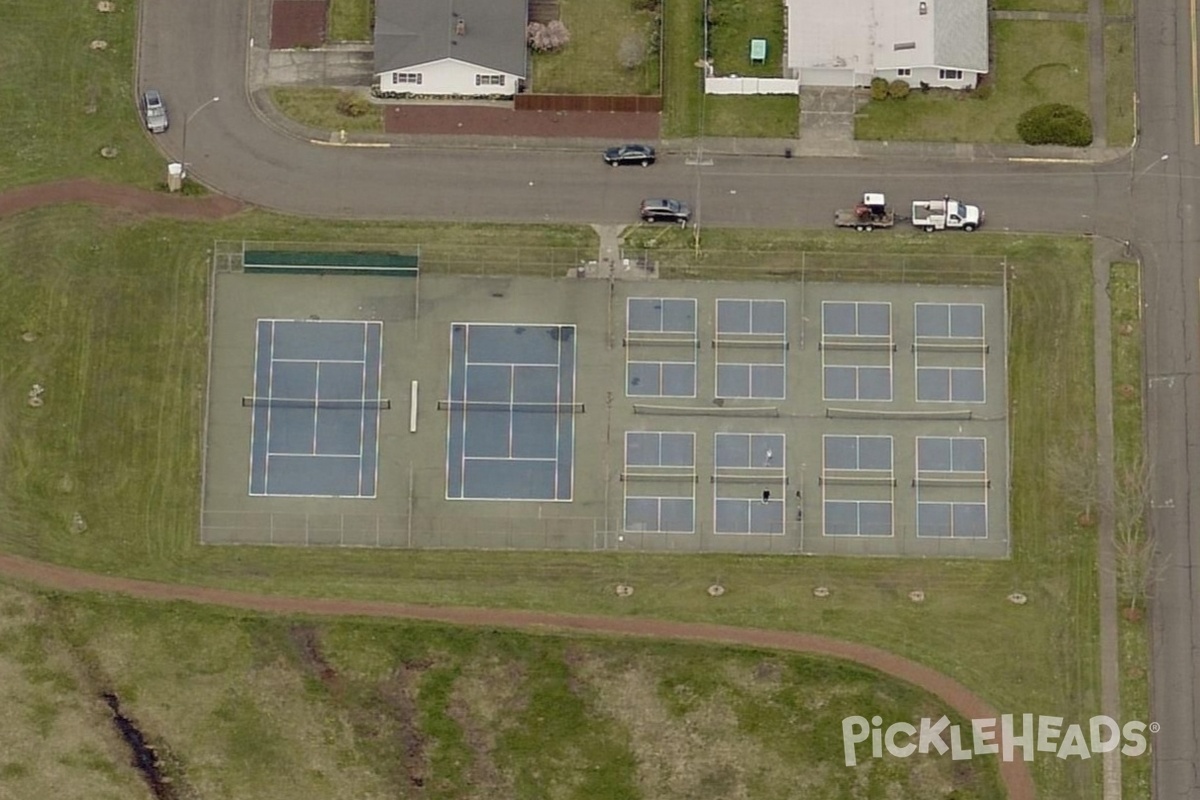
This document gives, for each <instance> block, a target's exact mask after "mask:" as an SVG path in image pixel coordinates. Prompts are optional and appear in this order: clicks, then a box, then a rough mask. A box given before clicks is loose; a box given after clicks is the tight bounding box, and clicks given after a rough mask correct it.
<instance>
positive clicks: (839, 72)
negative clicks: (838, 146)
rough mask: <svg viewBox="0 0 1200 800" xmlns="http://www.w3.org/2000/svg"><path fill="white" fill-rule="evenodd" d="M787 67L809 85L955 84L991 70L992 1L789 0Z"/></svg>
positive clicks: (960, 85) (967, 85) (973, 82)
mask: <svg viewBox="0 0 1200 800" xmlns="http://www.w3.org/2000/svg"><path fill="white" fill-rule="evenodd" d="M785 4H786V6H787V22H788V31H787V43H788V47H787V66H788V68H789V70H790V71H791V73H792V74H793V75H794V76H795V77H796V78H798V79H799V81H800V84H801V85H803V86H868V85H870V83H871V79H872V78H886V79H887V80H889V81H892V80H895V79H897V78H901V79H903V80H905V81H907V82H908V83H909V84H911V85H912V86H913V87H914V88H915V87H917V86H919V85H920V84H921V83H926V84H929V85H930V86H948V87H950V88H954V89H968V88H972V87H974V86H975V85H976V84H977V83H978V81H979V76H980V75H984V74H986V73H987V71H988V8H987V6H988V3H987V0H839V2H838V3H837V10H836V11H831V10H830V5H829V3H828V0H785Z"/></svg>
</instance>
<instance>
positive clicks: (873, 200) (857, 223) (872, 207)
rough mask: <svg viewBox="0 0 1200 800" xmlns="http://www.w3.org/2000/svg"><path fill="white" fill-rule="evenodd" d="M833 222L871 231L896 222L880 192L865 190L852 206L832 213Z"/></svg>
mask: <svg viewBox="0 0 1200 800" xmlns="http://www.w3.org/2000/svg"><path fill="white" fill-rule="evenodd" d="M833 224H834V225H836V226H837V227H839V228H854V230H856V231H872V230H875V229H876V228H890V227H892V226H893V225H895V224H896V214H895V212H894V211H893V210H892V207H891V206H889V205H888V204H887V200H886V199H885V198H884V196H883V195H882V194H879V193H877V192H867V193H866V194H864V195H863V199H862V202H861V203H859V204H858V205H856V206H855V207H854V208H840V209H838V210H837V211H835V212H834V214H833Z"/></svg>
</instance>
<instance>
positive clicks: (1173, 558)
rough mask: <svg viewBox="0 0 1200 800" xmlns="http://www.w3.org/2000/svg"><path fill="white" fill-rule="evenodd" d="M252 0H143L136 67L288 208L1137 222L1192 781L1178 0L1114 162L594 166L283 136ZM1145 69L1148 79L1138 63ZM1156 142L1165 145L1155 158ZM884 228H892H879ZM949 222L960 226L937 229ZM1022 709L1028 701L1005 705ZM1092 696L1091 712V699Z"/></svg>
mask: <svg viewBox="0 0 1200 800" xmlns="http://www.w3.org/2000/svg"><path fill="white" fill-rule="evenodd" d="M252 5H253V3H246V2H245V0H210V1H209V2H204V3H197V2H193V0H158V1H157V2H154V3H145V4H142V13H143V15H144V20H143V32H144V35H143V37H142V41H141V44H140V47H141V54H140V62H139V63H140V67H139V69H140V74H141V82H142V84H143V86H145V85H148V84H152V85H154V86H156V87H158V88H160V89H161V90H162V91H163V92H164V95H165V96H166V98H167V99H168V101H169V103H170V105H171V108H172V119H173V122H172V130H171V132H170V133H169V134H167V135H166V136H165V137H163V144H164V146H165V147H166V148H167V149H168V151H169V152H170V153H171V154H172V155H173V156H174V157H176V158H183V156H184V155H185V154H184V153H182V145H183V141H182V139H183V129H184V127H185V125H184V120H185V119H186V117H187V116H188V115H189V113H190V111H191V110H194V109H197V108H199V107H200V106H201V105H202V104H203V103H204V102H205V101H207V100H209V99H210V98H211V97H213V96H219V97H220V98H221V100H220V102H218V103H215V104H212V105H210V106H208V107H207V108H205V109H204V110H203V111H202V112H200V113H199V114H197V115H196V116H195V117H194V118H193V120H192V122H191V123H190V125H187V126H186V127H187V128H188V132H187V139H188V141H187V148H188V152H187V153H186V159H187V161H188V162H189V163H190V164H191V165H192V166H191V171H192V173H193V174H194V175H196V176H198V177H200V178H202V179H203V180H204V181H205V182H207V183H209V184H211V185H213V186H216V187H219V188H220V189H221V191H223V192H225V193H227V194H230V195H232V196H234V197H237V198H239V199H242V200H245V201H248V202H251V203H254V204H257V205H261V206H265V207H268V208H273V209H278V210H281V211H287V212H290V213H294V214H304V215H314V216H323V217H347V218H349V217H353V218H360V219H431V220H433V219H436V220H474V221H496V222H515V221H521V222H529V221H538V220H544V221H554V222H572V223H610V224H612V223H622V222H634V221H635V220H636V210H637V205H638V202H639V201H640V200H641V199H642V198H643V197H647V196H655V195H663V196H672V197H678V198H680V199H684V200H686V201H688V202H690V203H691V204H692V205H693V207H694V208H695V209H696V210H697V212H698V218H699V222H700V224H701V225H705V224H711V225H734V226H781V225H796V226H801V227H814V228H820V227H826V226H828V225H829V220H830V215H831V213H832V211H833V209H834V207H836V206H840V205H846V204H849V203H851V202H852V201H853V200H854V198H856V197H857V196H858V195H859V194H860V193H861V192H863V191H865V190H872V191H883V192H885V193H887V194H889V195H891V196H892V197H895V198H909V197H925V196H927V197H939V196H941V195H942V194H945V193H950V194H952V195H955V196H958V197H961V198H962V199H964V200H967V201H969V202H973V203H977V204H978V205H980V206H982V207H983V208H984V209H986V211H987V215H988V227H989V228H990V229H992V230H1012V231H1019V232H1072V233H1078V232H1089V233H1095V234H1098V235H1101V236H1106V237H1111V238H1114V239H1117V240H1120V241H1126V240H1133V241H1134V243H1135V247H1136V249H1137V251H1138V252H1139V253H1140V254H1141V256H1142V258H1143V263H1144V265H1145V299H1146V306H1147V312H1148V316H1147V320H1148V330H1147V334H1148V335H1147V352H1146V356H1147V359H1146V369H1147V375H1148V393H1147V398H1148V401H1147V420H1148V429H1149V444H1150V458H1151V463H1152V468H1153V490H1152V494H1153V497H1152V507H1153V508H1152V515H1151V522H1152V525H1153V529H1154V531H1155V533H1156V535H1157V538H1158V542H1159V548H1160V550H1161V551H1162V552H1163V554H1164V555H1165V557H1166V562H1165V563H1166V567H1165V568H1164V570H1163V573H1162V576H1161V580H1160V582H1159V583H1158V585H1157V590H1156V593H1155V598H1154V601H1153V613H1152V623H1153V631H1154V668H1153V686H1154V697H1153V710H1152V720H1153V721H1155V722H1158V723H1160V724H1161V725H1162V731H1161V732H1160V733H1159V734H1158V735H1157V736H1155V738H1154V757H1155V789H1156V796H1157V797H1159V798H1164V799H1169V800H1176V799H1177V798H1178V799H1179V800H1182V799H1183V798H1197V797H1200V773H1198V763H1200V740H1198V730H1197V728H1198V726H1197V719H1200V705H1198V699H1200V698H1198V696H1197V690H1196V686H1197V680H1198V679H1200V674H1198V672H1200V670H1198V661H1200V649H1198V645H1200V609H1198V608H1197V603H1198V602H1200V580H1198V579H1200V574H1198V572H1197V569H1198V565H1200V552H1198V545H1197V539H1196V538H1195V537H1193V536H1192V535H1191V532H1192V530H1193V528H1194V525H1195V520H1197V519H1198V518H1200V516H1198V514H1200V490H1195V489H1193V487H1195V486H1196V485H1197V480H1198V478H1200V471H1198V470H1197V469H1196V468H1195V467H1194V465H1197V464H1200V413H1198V410H1197V407H1196V403H1197V401H1198V399H1200V383H1198V381H1197V364H1198V359H1197V356H1198V350H1200V332H1198V330H1197V321H1198V319H1200V317H1198V314H1200V308H1197V304H1198V302H1200V294H1198V291H1197V290H1198V288H1200V284H1198V277H1200V268H1198V266H1197V265H1198V263H1200V260H1198V256H1200V253H1197V242H1198V235H1200V231H1198V230H1197V223H1196V218H1195V211H1196V208H1197V200H1198V199H1200V198H1198V196H1197V185H1198V184H1197V181H1196V176H1197V175H1198V174H1200V170H1198V169H1197V166H1198V165H1197V161H1196V156H1195V154H1196V148H1197V145H1198V144H1200V143H1198V142H1197V141H1196V140H1195V137H1194V135H1193V118H1192V114H1193V108H1194V106H1193V100H1194V87H1193V85H1192V77H1191V76H1192V70H1193V63H1192V49H1191V37H1192V30H1191V24H1190V18H1189V13H1188V11H1187V9H1182V8H1180V7H1178V6H1177V4H1174V3H1172V2H1170V0H1141V1H1140V2H1139V3H1137V4H1136V7H1137V25H1138V49H1139V75H1141V76H1143V79H1142V80H1141V81H1140V91H1141V98H1140V99H1141V103H1140V127H1141V132H1140V146H1139V148H1138V151H1137V152H1136V153H1135V154H1134V156H1133V158H1132V159H1130V160H1129V161H1128V162H1121V163H1115V164H1107V165H1095V166H1093V165H1070V164H1049V165H1048V164H1015V163H984V162H969V161H955V160H948V161H940V162H939V161H896V160H872V159H861V160H847V159H828V160H810V159H792V160H786V159H783V158H782V157H779V158H764V157H742V158H735V157H725V156H716V157H714V158H713V164H712V165H711V166H703V167H695V166H688V165H687V164H686V163H685V160H684V158H683V157H682V156H667V157H666V158H664V159H663V160H662V161H661V162H660V163H659V164H658V165H656V166H655V167H654V168H652V169H649V170H642V169H621V170H611V169H608V168H605V167H604V166H603V165H602V164H601V162H600V159H599V154H598V153H597V154H590V153H569V152H546V153H540V152H527V151H500V150H480V151H470V150H461V149H453V150H450V149H447V150H439V149H408V148H390V149H356V148H340V147H330V146H320V145H315V144H311V143H307V142H302V141H298V140H295V139H292V138H289V137H287V136H285V135H283V134H282V133H280V132H279V131H277V130H275V129H274V128H272V127H270V126H269V125H267V124H265V122H264V121H263V120H262V119H261V118H260V117H259V116H258V114H257V113H256V111H255V110H254V109H253V107H252V106H251V104H250V102H249V100H248V95H247V89H246V86H247V83H246V73H247V64H248V59H247V55H248V45H249V39H250V33H249V25H248V14H249V13H251V12H250V10H249V7H250V6H252ZM1147 76H1148V77H1147ZM1162 154H1167V155H1168V156H1169V158H1168V160H1167V161H1160V156H1161V155H1162ZM874 235H886V234H874ZM947 235H958V234H947ZM1014 711H1020V709H1016V710H1014ZM1097 711H1098V710H1097Z"/></svg>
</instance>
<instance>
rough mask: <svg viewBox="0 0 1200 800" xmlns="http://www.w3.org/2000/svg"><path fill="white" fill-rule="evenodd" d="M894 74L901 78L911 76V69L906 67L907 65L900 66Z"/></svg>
mask: <svg viewBox="0 0 1200 800" xmlns="http://www.w3.org/2000/svg"><path fill="white" fill-rule="evenodd" d="M896 74H897V75H898V76H899V77H901V78H911V77H912V70H911V69H908V68H907V67H902V68H900V69H898V70H896Z"/></svg>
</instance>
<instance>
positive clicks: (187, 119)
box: [182, 97, 221, 177]
mask: <svg viewBox="0 0 1200 800" xmlns="http://www.w3.org/2000/svg"><path fill="white" fill-rule="evenodd" d="M220 99H221V98H219V97H214V98H212V99H211V100H206V101H204V102H203V103H201V104H200V107H199V108H197V109H196V110H195V111H193V112H192V113H190V114H188V115H187V116H186V117H184V120H183V159H182V163H183V175H184V177H187V168H188V160H187V129H188V123H189V122H191V121H192V117H194V116H196V115H197V114H199V113H200V112H201V111H203V110H204V109H206V108H208V107H209V106H211V105H212V104H213V103H215V102H217V101H218V100H220Z"/></svg>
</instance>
